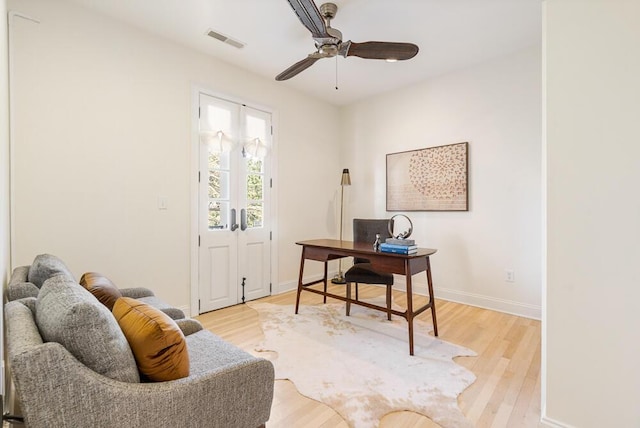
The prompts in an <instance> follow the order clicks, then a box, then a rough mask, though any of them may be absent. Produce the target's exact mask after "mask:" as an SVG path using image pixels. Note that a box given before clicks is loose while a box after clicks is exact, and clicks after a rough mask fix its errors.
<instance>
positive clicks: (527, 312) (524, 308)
mask: <svg viewBox="0 0 640 428" xmlns="http://www.w3.org/2000/svg"><path fill="white" fill-rule="evenodd" d="M333 275H335V272H333V273H332V274H330V275H329V277H330V278H332V277H333ZM320 279H322V274H318V275H312V276H309V277H306V276H305V277H304V282H305V283H306V282H311V281H317V280H320ZM297 287H298V281H287V282H283V283H280V284H279V285H278V287H277V290H275V291H274V293H273V294H282V293H286V292H287V291H291V290H295V289H296V288H297ZM394 288H395V289H397V290H400V291H404V290H405V289H406V283H405V281H404V278H403V277H400V276H396V285H394ZM413 291H414V293H416V294H420V295H423V296H426V295H427V294H428V293H427V285H426V284H422V283H418V284H413ZM434 293H435V295H436V298H438V299H442V300H447V301H450V302H455V303H462V304H465V305H470V306H476V307H478V308H483V309H489V310H492V311H498V312H503V313H507V314H510V315H516V316H519V317H524V318H531V319H535V320H540V319H542V308H541V307H540V306H536V305H529V304H526V303H520V302H514V301H512V300H506V299H499V298H496V297H491V296H485V295H482V294H475V293H467V292H465V291H460V290H452V289H448V288H441V287H435V289H434Z"/></svg>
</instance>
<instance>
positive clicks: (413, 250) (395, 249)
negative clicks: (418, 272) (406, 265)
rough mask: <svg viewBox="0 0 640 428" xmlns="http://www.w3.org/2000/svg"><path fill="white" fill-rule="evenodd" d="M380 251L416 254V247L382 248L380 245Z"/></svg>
mask: <svg viewBox="0 0 640 428" xmlns="http://www.w3.org/2000/svg"><path fill="white" fill-rule="evenodd" d="M380 252H381V253H392V254H405V255H411V254H416V253H417V252H418V249H417V248H414V249H412V250H409V249H406V248H405V249H400V248H382V246H380Z"/></svg>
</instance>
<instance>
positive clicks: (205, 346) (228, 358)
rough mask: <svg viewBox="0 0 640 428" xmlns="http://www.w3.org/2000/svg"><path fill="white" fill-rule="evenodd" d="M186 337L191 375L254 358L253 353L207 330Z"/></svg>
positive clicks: (202, 373)
mask: <svg viewBox="0 0 640 428" xmlns="http://www.w3.org/2000/svg"><path fill="white" fill-rule="evenodd" d="M186 339H187V348H188V349H189V357H190V358H191V372H190V376H191V377H198V376H202V375H204V374H206V373H210V372H211V371H215V370H216V369H218V368H223V367H227V366H229V365H233V364H239V365H241V364H243V363H246V364H249V363H251V362H253V361H255V359H256V357H254V356H253V355H251V354H249V353H248V352H246V351H244V350H242V349H240V348H238V347H237V346H235V345H233V344H231V343H229V342H226V341H224V340H223V339H222V338H220V337H219V336H216V335H215V334H213V333H211V332H210V331H209V330H201V331H198V332H196V333H193V334H190V335H189V336H187V338H186Z"/></svg>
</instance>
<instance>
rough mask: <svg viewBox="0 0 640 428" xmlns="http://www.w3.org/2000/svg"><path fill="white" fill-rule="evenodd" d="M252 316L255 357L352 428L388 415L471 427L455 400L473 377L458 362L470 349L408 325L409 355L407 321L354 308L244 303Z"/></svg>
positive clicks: (423, 327) (422, 325)
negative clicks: (255, 319) (258, 336)
mask: <svg viewBox="0 0 640 428" xmlns="http://www.w3.org/2000/svg"><path fill="white" fill-rule="evenodd" d="M248 305H249V306H250V307H252V308H254V309H255V310H257V311H258V313H259V317H260V322H261V324H262V329H263V331H264V335H265V340H264V343H262V344H261V345H260V346H259V347H258V348H256V351H258V352H259V353H260V352H266V351H271V352H274V353H275V354H265V355H264V356H265V358H268V359H270V360H272V362H273V364H274V366H275V373H276V379H289V380H290V381H292V382H293V383H294V384H295V386H296V388H297V389H298V391H300V393H301V394H303V395H305V396H307V397H310V398H312V399H315V400H318V401H321V402H323V403H325V404H327V405H328V406H330V407H331V408H333V409H334V410H335V411H336V412H338V413H339V414H340V415H341V416H342V417H343V418H344V419H345V420H346V421H347V423H348V424H349V425H350V426H352V427H356V428H365V427H377V426H378V424H379V422H380V419H381V418H382V417H383V416H384V415H385V414H387V413H390V412H394V411H402V410H409V411H413V412H417V413H421V414H423V415H425V416H427V417H429V418H430V419H431V420H433V421H434V422H436V423H437V424H439V425H440V426H442V427H445V428H457V427H472V424H471V422H470V421H469V420H468V419H466V418H465V416H464V415H463V413H462V411H461V410H460V408H459V407H458V403H457V397H458V395H459V394H460V393H461V392H462V391H464V390H465V388H467V387H468V386H469V385H471V384H472V383H473V382H474V381H475V375H474V374H473V373H472V372H470V371H469V370H467V369H466V368H464V367H462V366H460V365H458V364H456V363H455V362H454V361H453V358H454V357H456V356H475V355H476V354H475V353H474V352H473V351H471V350H470V349H467V348H463V347H461V346H458V345H454V344H451V343H447V342H445V341H442V340H439V339H437V338H435V337H433V336H430V335H428V334H427V333H428V332H429V331H431V325H430V324H427V323H424V322H422V321H419V320H415V321H414V332H415V333H414V344H415V348H414V350H415V352H414V353H415V356H410V355H409V345H408V333H407V322H406V321H405V320H404V319H402V318H400V317H397V316H394V317H393V318H394V319H393V320H392V321H387V319H386V314H385V313H383V312H378V311H373V310H370V309H366V308H363V307H359V306H353V305H352V307H351V316H349V317H347V316H345V315H344V311H345V306H344V304H337V303H330V304H326V305H300V310H299V313H298V315H295V314H294V307H293V306H292V305H274V304H270V303H258V302H249V303H248Z"/></svg>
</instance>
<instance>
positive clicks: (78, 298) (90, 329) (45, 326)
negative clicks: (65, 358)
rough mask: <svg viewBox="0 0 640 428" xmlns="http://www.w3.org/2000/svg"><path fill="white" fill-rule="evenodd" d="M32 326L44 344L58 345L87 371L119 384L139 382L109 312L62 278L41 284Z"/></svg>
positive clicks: (78, 286)
mask: <svg viewBox="0 0 640 428" xmlns="http://www.w3.org/2000/svg"><path fill="white" fill-rule="evenodd" d="M36 323H37V325H38V329H39V330H40V334H41V335H42V338H43V339H44V340H45V341H46V342H58V343H60V344H61V345H62V346H64V347H65V348H66V349H67V350H68V351H69V352H70V353H71V354H72V355H73V356H74V357H75V358H76V359H78V361H80V362H81V363H83V364H84V365H85V366H87V367H88V368H90V369H91V370H93V371H95V372H97V373H100V374H102V375H104V376H106V377H109V378H111V379H115V380H119V381H122V382H139V381H140V375H139V374H138V368H137V366H136V362H135V359H134V358H133V354H132V353H131V349H130V348H129V344H128V343H127V339H126V338H125V336H124V334H123V333H122V330H120V327H119V326H118V323H117V322H116V320H115V318H114V317H113V315H112V314H111V312H109V310H108V309H107V308H106V307H105V306H104V305H102V304H101V303H100V302H98V300H97V299H96V298H95V297H94V296H92V295H91V293H89V292H88V291H87V290H85V289H84V288H82V287H81V286H80V285H79V284H78V283H76V282H75V281H73V280H71V279H70V278H69V277H68V276H66V275H64V274H60V275H56V276H53V277H51V278H49V279H48V280H46V281H45V283H44V285H43V286H42V289H41V290H40V293H39V294H38V297H37V300H36Z"/></svg>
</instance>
